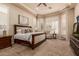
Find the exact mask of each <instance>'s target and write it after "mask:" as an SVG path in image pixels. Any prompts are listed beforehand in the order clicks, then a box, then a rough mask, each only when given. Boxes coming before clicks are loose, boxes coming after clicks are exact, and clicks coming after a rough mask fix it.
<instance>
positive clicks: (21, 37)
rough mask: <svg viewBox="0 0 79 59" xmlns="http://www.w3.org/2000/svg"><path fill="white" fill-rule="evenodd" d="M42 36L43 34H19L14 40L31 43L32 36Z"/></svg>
mask: <svg viewBox="0 0 79 59" xmlns="http://www.w3.org/2000/svg"><path fill="white" fill-rule="evenodd" d="M38 33H39V34H40V33H43V32H32V33H24V34H22V33H17V34H15V35H14V39H19V40H24V41H30V42H31V40H32V34H38Z"/></svg>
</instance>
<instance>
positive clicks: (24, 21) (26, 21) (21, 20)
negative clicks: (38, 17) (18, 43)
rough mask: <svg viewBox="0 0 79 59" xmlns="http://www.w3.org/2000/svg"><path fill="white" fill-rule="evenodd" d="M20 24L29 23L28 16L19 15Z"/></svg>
mask: <svg viewBox="0 0 79 59" xmlns="http://www.w3.org/2000/svg"><path fill="white" fill-rule="evenodd" d="M18 24H22V25H29V18H28V17H26V16H22V15H18Z"/></svg>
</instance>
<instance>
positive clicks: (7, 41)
mask: <svg viewBox="0 0 79 59" xmlns="http://www.w3.org/2000/svg"><path fill="white" fill-rule="evenodd" d="M9 46H11V36H5V37H2V38H0V48H6V47H9Z"/></svg>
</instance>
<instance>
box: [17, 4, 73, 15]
mask: <svg viewBox="0 0 79 59" xmlns="http://www.w3.org/2000/svg"><path fill="white" fill-rule="evenodd" d="M38 4H39V3H21V4H17V5H21V7H24V8H26V9H28V10H29V11H30V12H32V13H34V14H39V15H45V14H50V13H54V12H57V11H61V10H63V9H65V8H66V7H68V6H71V5H72V4H71V3H70V4H69V3H46V4H47V6H44V5H43V4H41V5H40V6H39V7H37V5H38Z"/></svg>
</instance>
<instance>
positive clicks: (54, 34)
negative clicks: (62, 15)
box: [53, 31, 56, 39]
mask: <svg viewBox="0 0 79 59" xmlns="http://www.w3.org/2000/svg"><path fill="white" fill-rule="evenodd" d="M53 39H56V33H55V31H54V33H53Z"/></svg>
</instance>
